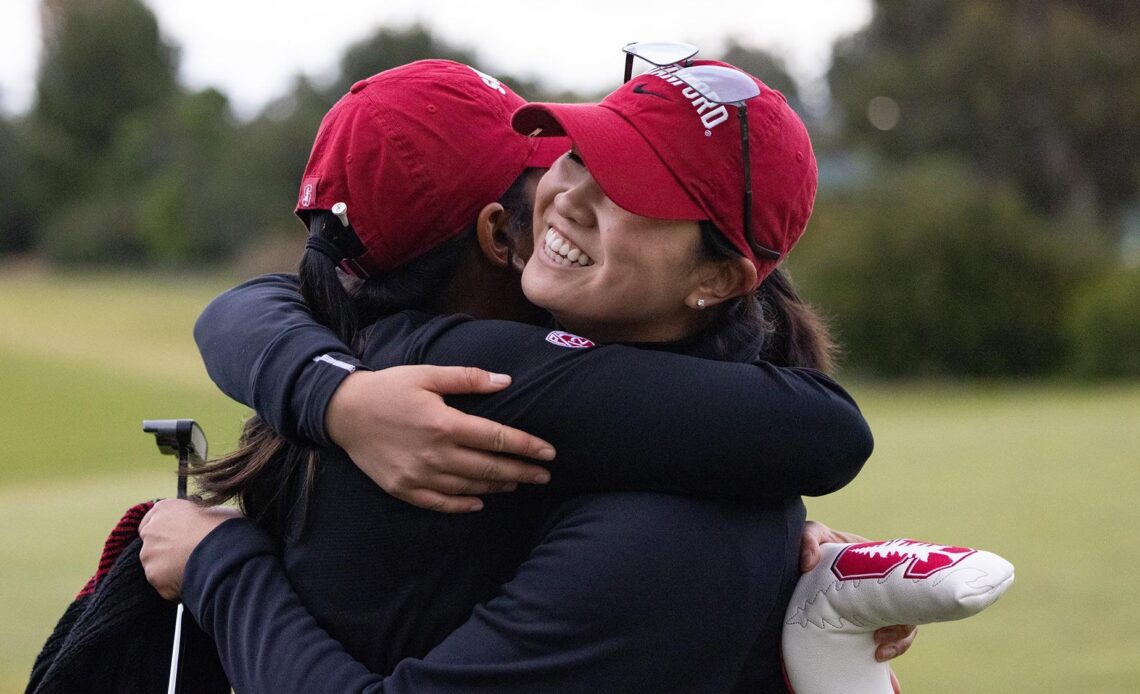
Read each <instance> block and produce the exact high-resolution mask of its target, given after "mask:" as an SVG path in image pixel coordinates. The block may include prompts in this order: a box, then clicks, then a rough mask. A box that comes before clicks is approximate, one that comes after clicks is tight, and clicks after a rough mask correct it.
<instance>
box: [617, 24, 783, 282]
mask: <svg viewBox="0 0 1140 694" xmlns="http://www.w3.org/2000/svg"><path fill="white" fill-rule="evenodd" d="M698 50H699V49H698V48H697V47H696V46H693V45H692V44H688V43H642V42H635V43H629V44H626V45H625V46H623V47H622V51H623V52H624V53H625V82H628V81H629V80H630V77H631V75H632V74H633V59H634V58H640V59H641V60H644V61H645V62H647V63H650V64H651V65H654V66H656V67H664V68H670V67H675V68H676V69H675V70H674V71H672V72H671V74H672V75H673V76H674V77H676V78H678V79H679V80H681V81H682V82H684V83H685V84H687V85H689V86H690V87H692V88H693V90H694V91H696V92H697V93H698V94H700V95H701V96H702V97H704V98H705V99H707V100H708V101H710V102H712V103H714V104H724V105H726V106H735V107H736V114H737V118H738V120H739V121H740V147H741V160H742V161H743V162H744V238H745V240H746V241H747V242H748V245H749V247H750V248H751V249H752V250H753V252H755V253H756V255H757V256H759V257H761V258H764V259H765V260H779V259H780V253H779V252H778V251H774V250H772V249H771V248H767V247H766V246H762V245H760V244H759V243H757V242H756V239H754V238H753V237H752V161H751V157H750V156H749V151H748V104H747V102H748V100H749V99H753V98H755V97H757V96H760V86H759V85H758V84H756V81H755V80H753V79H752V78H751V77H750V76H749V75H747V74H746V73H744V72H742V71H740V70H736V69H733V68H729V67H723V66H720V65H697V66H692V65H690V63H691V62H692V57H693V56H694V55H696V54H697V51H698Z"/></svg>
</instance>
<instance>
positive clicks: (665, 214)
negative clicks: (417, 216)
mask: <svg viewBox="0 0 1140 694" xmlns="http://www.w3.org/2000/svg"><path fill="white" fill-rule="evenodd" d="M511 124H512V125H513V126H514V129H515V131H517V132H519V133H521V134H523V135H531V136H534V137H536V138H554V137H563V136H566V137H569V138H570V141H571V142H572V143H573V145H574V147H575V148H576V149H577V150H578V154H579V156H581V157H582V161H584V162H585V164H586V168H587V169H589V171H590V174H591V175H592V176H593V177H594V180H595V181H597V182H598V185H599V186H600V187H601V189H602V192H604V193H605V194H606V195H607V196H608V197H609V198H610V199H611V200H613V201H614V203H616V204H617V205H618V207H621V208H622V209H624V210H627V211H629V212H632V213H634V214H638V215H641V216H643V217H653V218H656V219H689V220H700V219H707V218H708V214H707V213H705V211H704V210H702V209H701V207H700V206H699V205H697V203H696V202H694V201H693V199H692V198H691V197H690V196H689V194H688V193H687V192H685V189H684V188H683V187H682V186H681V184H680V183H679V182H678V181H677V179H676V178H675V177H674V176H673V173H672V172H671V171H670V170H669V169H668V167H666V166H665V164H664V162H662V160H661V158H660V157H658V156H657V153H656V152H655V151H654V149H653V147H652V146H650V144H649V143H648V142H647V141H646V140H645V138H644V137H642V136H641V133H640V132H638V130H637V129H636V128H634V127H633V126H632V125H630V123H629V121H627V120H626V119H625V118H623V117H622V116H621V115H620V114H618V113H617V112H616V111H614V110H613V109H610V108H607V107H606V106H605V105H604V104H551V103H535V104H527V105H526V106H523V107H521V108H520V109H519V110H517V111H515V114H514V116H513V117H512V119H511ZM565 151H566V150H565V148H564V149H563V152H565Z"/></svg>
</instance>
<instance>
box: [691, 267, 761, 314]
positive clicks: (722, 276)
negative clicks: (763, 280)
mask: <svg viewBox="0 0 1140 694" xmlns="http://www.w3.org/2000/svg"><path fill="white" fill-rule="evenodd" d="M755 286H756V266H755V265H753V264H752V261H750V260H748V259H747V258H745V257H743V256H738V257H736V258H732V259H731V260H723V261H718V262H712V263H709V264H708V268H707V270H705V271H704V276H703V277H702V278H701V281H700V283H698V285H697V287H696V288H695V289H694V290H693V291H692V292H691V293H690V294H689V295H688V296H687V297H686V298H685V303H686V304H688V305H689V306H691V307H692V308H695V309H703V308H709V307H711V306H716V305H717V304H719V303H721V302H722V301H727V300H729V299H734V298H736V297H738V296H743V295H744V294H747V293H748V292H750V291H752V289H753V287H755Z"/></svg>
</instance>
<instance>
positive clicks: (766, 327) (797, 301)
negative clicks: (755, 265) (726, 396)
mask: <svg viewBox="0 0 1140 694" xmlns="http://www.w3.org/2000/svg"><path fill="white" fill-rule="evenodd" d="M700 227H701V240H702V246H703V250H704V252H705V255H706V257H707V258H708V259H710V260H715V259H724V258H733V257H739V256H740V253H739V252H738V251H737V250H736V249H734V248H733V247H732V246H731V245H729V243H728V242H727V241H726V240H725V239H724V236H723V235H722V234H721V233H720V231H719V230H718V229H717V228H716V226H715V225H713V224H712V223H711V222H708V221H702V222H701V223H700ZM716 311H717V313H716V314H714V316H713V318H712V322H711V323H710V325H709V327H708V328H707V330H708V331H710V332H711V336H712V339H713V341H714V345H715V348H716V350H717V352H718V353H719V354H720V355H721V356H723V357H724V358H728V355H730V354H733V353H735V349H736V347H737V346H738V345H740V344H741V343H742V342H743V343H752V342H755V341H757V340H759V341H760V349H759V353H760V357H761V358H762V359H764V360H765V361H769V362H771V363H773V364H778V365H780V366H806V367H810V368H813V369H816V370H818V371H822V372H823V373H825V374H832V373H834V370H835V360H836V355H837V353H838V351H839V350H838V347H837V345H836V344H835V342H834V341H833V340H832V338H831V335H830V334H829V333H828V329H827V323H826V321H825V320H824V319H823V318H822V317H821V316H820V315H819V314H817V313H816V312H815V310H814V309H813V308H812V307H811V305H810V304H808V303H807V302H806V301H804V300H803V299H802V298H800V295H799V293H798V292H797V291H796V288H795V285H794V284H793V283H792V278H791V277H790V276H789V275H788V273H787V272H786V271H785V270H784V269H783V268H776V270H774V271H773V272H772V274H770V275H768V276H767V277H766V278H764V281H763V282H761V283H760V286H759V287H757V288H756V290H755V291H753V292H750V293H748V294H745V295H743V296H738V297H736V298H735V299H730V300H728V301H726V302H724V303H722V304H721V305H720V306H718V307H717V308H716Z"/></svg>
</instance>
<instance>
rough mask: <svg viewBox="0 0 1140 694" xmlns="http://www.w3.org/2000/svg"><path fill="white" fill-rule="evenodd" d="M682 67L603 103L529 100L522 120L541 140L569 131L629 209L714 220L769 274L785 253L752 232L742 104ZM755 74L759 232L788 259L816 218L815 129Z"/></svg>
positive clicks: (752, 110)
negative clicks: (710, 92)
mask: <svg viewBox="0 0 1140 694" xmlns="http://www.w3.org/2000/svg"><path fill="white" fill-rule="evenodd" d="M691 64H692V65H718V66H721V67H727V68H732V69H734V70H735V69H736V68H734V67H733V66H731V65H727V64H725V63H720V62H716V61H711V60H697V61H693V62H692V63H691ZM675 72H677V68H675V67H666V68H655V69H653V70H651V71H649V72H647V73H645V74H643V75H640V76H638V77H634V78H633V79H632V80H630V81H629V82H627V83H626V84H624V85H623V86H621V87H620V88H619V89H617V90H616V91H614V92H613V93H611V94H610V95H609V96H607V97H606V98H605V99H604V100H603V101H601V102H600V103H597V104H545V103H535V104H528V105H526V106H523V107H522V108H520V109H519V110H518V111H516V112H515V115H514V118H513V120H512V122H513V124H514V127H515V130H517V131H518V132H520V133H523V134H527V135H531V136H534V137H538V138H542V137H551V136H554V137H561V136H569V137H570V140H571V141H572V142H573V143H574V146H575V147H576V148H577V150H578V153H579V155H580V156H581V157H582V160H583V161H584V162H585V164H586V166H587V168H588V169H589V170H590V173H591V174H592V175H593V177H594V179H595V180H596V181H597V182H598V185H599V186H601V189H602V190H603V191H604V192H605V193H606V195H607V196H609V198H610V199H611V200H613V201H614V202H615V203H616V204H617V205H618V206H620V207H622V208H623V209H625V210H628V211H629V212H633V213H634V214H639V215H641V216H643V217H654V218H657V219H690V220H695V221H699V220H705V219H707V220H710V221H711V222H713V223H714V224H715V225H716V226H717V228H719V229H720V231H721V233H723V234H724V236H725V238H726V239H727V240H728V241H729V243H731V244H732V246H733V247H734V248H736V249H737V250H738V251H740V252H741V253H742V254H743V255H744V256H745V257H746V258H748V259H749V260H751V261H752V263H753V264H754V265H755V266H756V271H757V275H758V281H759V280H762V279H763V278H765V277H767V276H768V274H769V273H771V272H772V270H773V269H775V267H776V265H778V264H779V259H776V260H770V259H767V258H763V257H758V255H757V253H756V252H755V251H754V250H753V249H752V247H751V246H750V245H749V244H748V242H747V240H746V238H745V233H744V178H743V176H744V173H743V168H744V163H743V159H742V151H741V132H740V124H739V121H738V118H737V114H736V108H737V107H735V106H732V105H724V104H718V103H714V102H711V101H709V100H707V99H705V98H704V97H702V96H701V95H700V94H699V93H698V92H696V90H694V89H693V88H692V87H690V86H689V85H688V84H686V83H685V82H683V81H682V80H681V79H679V78H678V77H676V76H675V75H674V73H675ZM743 74H747V73H743ZM749 77H751V79H752V80H754V81H755V82H756V84H757V86H759V88H760V94H759V96H756V97H754V98H752V99H749V100H748V101H747V107H748V112H747V113H748V143H749V154H750V159H751V163H750V168H751V170H752V222H751V230H752V236H753V237H754V238H755V240H756V242H757V243H759V244H760V245H761V246H764V247H766V248H770V249H772V250H774V251H776V252H778V253H779V254H780V258H781V259H782V258H783V256H784V255H785V254H786V253H787V252H788V251H790V250H791V249H792V246H794V245H795V243H796V241H798V240H799V238H800V236H801V235H803V232H804V229H805V227H806V226H807V223H808V218H809V217H810V216H811V211H812V206H813V204H814V202H815V191H816V185H817V182H818V179H819V172H818V169H817V167H816V161H815V153H814V152H813V151H812V146H811V140H810V138H809V137H808V133H807V128H806V127H804V124H803V121H801V120H800V118H799V116H797V115H796V113H795V112H794V111H793V110H792V109H791V107H790V106H788V101H787V99H785V98H784V95H783V94H781V93H780V92H778V91H776V90H774V89H771V88H769V87H768V86H767V85H765V84H764V83H763V82H761V81H760V80H758V79H756V78H755V77H752V76H751V75H749Z"/></svg>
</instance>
